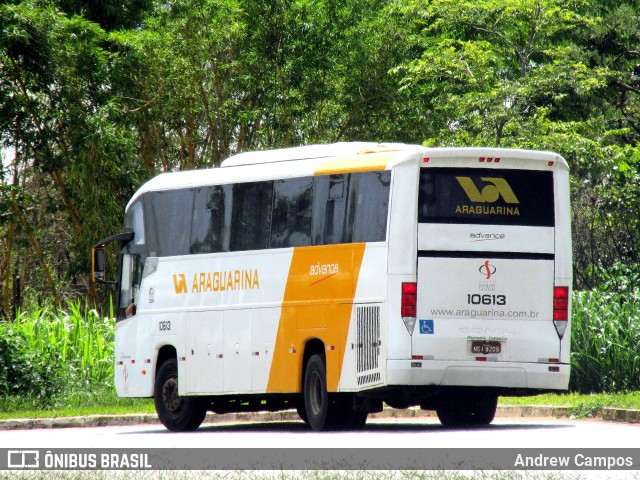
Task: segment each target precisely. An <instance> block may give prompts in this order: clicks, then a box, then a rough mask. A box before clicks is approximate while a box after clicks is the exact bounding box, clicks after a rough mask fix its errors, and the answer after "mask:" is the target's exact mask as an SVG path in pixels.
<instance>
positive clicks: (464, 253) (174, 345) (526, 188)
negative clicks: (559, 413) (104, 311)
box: [93, 143, 572, 431]
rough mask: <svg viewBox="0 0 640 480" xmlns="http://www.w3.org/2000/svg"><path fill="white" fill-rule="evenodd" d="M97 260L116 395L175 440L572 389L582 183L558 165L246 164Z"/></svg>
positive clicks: (212, 175) (471, 415) (171, 190)
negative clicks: (276, 421) (246, 419)
mask: <svg viewBox="0 0 640 480" xmlns="http://www.w3.org/2000/svg"><path fill="white" fill-rule="evenodd" d="M110 242H119V243H120V247H121V250H120V255H119V265H120V267H119V271H118V279H117V280H116V281H114V282H107V281H106V280H105V275H104V267H103V265H104V255H105V254H104V247H105V245H107V244H108V243H110ZM93 258H94V269H93V270H94V271H93V278H94V281H97V282H98V283H108V284H112V285H113V286H115V287H116V290H117V304H118V308H117V319H116V320H117V323H116V340H115V357H116V358H115V362H116V364H115V383H116V388H117V392H118V394H119V395H120V396H125V397H154V399H155V405H156V409H157V412H158V415H159V418H160V420H161V421H162V423H163V424H164V425H165V426H166V427H167V428H168V429H169V430H173V431H184V430H193V429H196V428H197V427H198V426H199V425H200V424H201V422H202V421H203V419H204V417H205V414H206V412H207V411H213V412H218V413H224V412H237V411H259V410H283V409H289V408H295V409H297V410H298V412H299V414H300V416H301V418H302V419H303V420H304V421H305V422H307V423H308V424H309V425H310V427H311V428H312V429H313V430H327V429H341V428H359V427H362V426H363V425H364V424H365V422H366V419H367V415H368V414H369V413H371V412H377V411H380V410H381V409H382V408H383V403H386V404H387V405H388V406H390V407H394V408H407V407H411V406H420V407H421V408H423V409H431V410H436V412H437V414H438V417H439V419H440V421H441V422H442V423H443V425H447V426H457V425H485V424H489V423H490V422H491V421H492V420H493V417H494V414H495V410H496V404H497V398H498V396H513V395H532V394H537V393H541V392H548V391H560V390H565V389H566V388H567V386H568V381H569V346H570V305H569V303H570V288H571V282H572V264H571V234H570V207H569V172H568V167H567V163H566V162H565V160H564V159H563V158H562V157H560V156H559V155H557V154H554V153H548V152H537V151H525V150H507V149H490V148H425V147H421V146H411V145H400V144H386V145H380V144H373V143H344V144H334V145H318V146H308V147H299V148H291V149H283V150H271V151H262V152H254V153H242V154H239V155H236V156H234V157H231V158H229V159H227V160H226V161H224V162H223V163H222V166H221V167H220V168H214V169H209V170H197V171H186V172H177V173H165V174H162V175H159V176H157V177H156V178H153V179H152V180H150V181H149V182H147V183H146V184H145V185H143V186H142V187H141V188H140V189H139V190H138V192H137V193H136V194H135V195H134V196H133V198H132V199H131V201H130V202H129V204H128V206H127V208H126V211H125V219H124V228H123V231H122V232H121V233H118V234H116V235H114V236H112V237H109V238H107V239H105V240H103V241H101V242H99V243H98V244H97V245H96V246H95V247H94V253H93Z"/></svg>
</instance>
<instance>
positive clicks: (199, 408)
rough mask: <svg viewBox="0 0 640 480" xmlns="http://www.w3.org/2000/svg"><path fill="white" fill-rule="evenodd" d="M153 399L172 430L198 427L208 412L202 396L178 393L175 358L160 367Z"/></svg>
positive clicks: (163, 419) (166, 425) (178, 430)
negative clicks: (187, 395)
mask: <svg viewBox="0 0 640 480" xmlns="http://www.w3.org/2000/svg"><path fill="white" fill-rule="evenodd" d="M153 400H154V403H155V406H156V412H158V418H159V419H160V421H161V422H162V424H163V425H164V426H165V427H167V429H168V430H170V431H172V432H190V431H193V430H195V429H197V428H198V427H199V426H200V424H201V423H202V422H203V420H204V417H205V416H206V414H207V406H206V403H205V402H204V401H203V399H202V398H199V397H184V396H183V397H181V396H180V395H178V364H177V362H176V359H175V358H171V359H169V360H166V361H165V362H164V363H163V364H162V365H161V366H160V368H159V369H158V374H157V375H156V382H155V388H154V392H153Z"/></svg>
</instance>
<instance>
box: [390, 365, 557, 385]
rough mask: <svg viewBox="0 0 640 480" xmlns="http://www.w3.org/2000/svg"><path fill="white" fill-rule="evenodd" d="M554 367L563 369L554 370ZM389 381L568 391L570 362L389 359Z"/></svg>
mask: <svg viewBox="0 0 640 480" xmlns="http://www.w3.org/2000/svg"><path fill="white" fill-rule="evenodd" d="M550 367H551V368H554V369H555V368H557V369H559V371H558V372H554V371H550V370H549V369H550ZM386 384H387V385H389V386H393V385H398V386H425V385H438V386H467V387H502V388H514V389H534V390H547V389H550V390H566V389H567V387H568V386H569V365H566V364H546V363H515V362H482V363H480V362H476V361H470V362H450V361H448V362H441V361H436V360H421V361H416V360H388V361H387V381H386Z"/></svg>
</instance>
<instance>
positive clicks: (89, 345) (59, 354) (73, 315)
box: [0, 304, 115, 405]
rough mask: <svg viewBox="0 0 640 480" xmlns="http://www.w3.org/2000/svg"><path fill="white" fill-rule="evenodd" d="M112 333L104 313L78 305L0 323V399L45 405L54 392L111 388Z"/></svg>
mask: <svg viewBox="0 0 640 480" xmlns="http://www.w3.org/2000/svg"><path fill="white" fill-rule="evenodd" d="M114 332H115V327H114V323H113V321H112V320H111V319H110V318H109V317H106V318H103V317H101V316H99V315H98V313H97V312H96V311H95V310H90V309H86V308H85V309H82V308H81V307H80V305H79V304H69V305H68V307H67V309H66V310H64V311H60V312H59V311H56V310H54V309H48V308H44V309H37V310H34V311H31V312H28V313H27V312H21V313H20V314H19V315H18V317H17V318H16V319H15V321H13V322H3V323H0V397H3V398H4V400H5V401H6V400H7V399H8V398H16V397H17V398H23V399H29V401H30V402H31V403H32V404H33V405H46V404H47V403H50V402H51V400H52V399H53V398H54V397H56V396H59V395H63V394H64V395H65V396H66V395H72V394H73V393H74V392H88V391H92V390H96V389H103V388H105V387H109V388H111V387H112V377H113V339H114Z"/></svg>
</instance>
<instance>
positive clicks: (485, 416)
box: [436, 395, 498, 427]
mask: <svg viewBox="0 0 640 480" xmlns="http://www.w3.org/2000/svg"><path fill="white" fill-rule="evenodd" d="M497 407H498V397H497V396H495V395H487V396H481V397H478V398H458V399H452V400H451V401H449V402H447V403H446V404H443V405H441V406H440V407H438V409H437V410H436V413H437V414H438V419H440V423H442V425H443V426H445V427H472V426H484V425H489V424H490V423H491V422H492V421H493V418H494V417H495V415H496V409H497Z"/></svg>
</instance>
